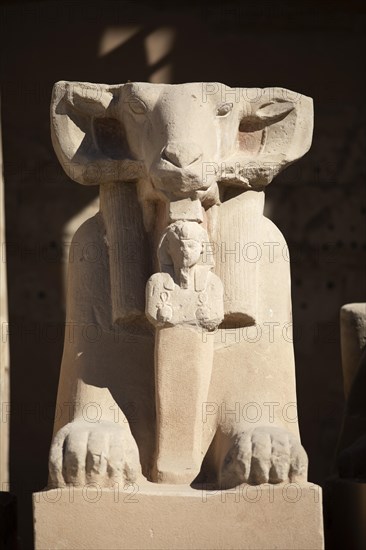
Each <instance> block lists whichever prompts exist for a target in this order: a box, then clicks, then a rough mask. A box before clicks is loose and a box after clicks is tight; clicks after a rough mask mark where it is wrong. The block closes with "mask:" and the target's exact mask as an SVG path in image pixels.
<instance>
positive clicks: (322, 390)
mask: <svg viewBox="0 0 366 550" xmlns="http://www.w3.org/2000/svg"><path fill="white" fill-rule="evenodd" d="M168 6H169V4H168V3H167V2H157V3H155V4H154V5H152V4H148V3H146V4H145V3H143V2H123V3H122V2H121V3H119V2H111V1H104V2H100V3H98V2H84V1H82V2H77V3H76V2H71V1H66V2H49V1H47V2H28V3H21V2H12V3H5V4H4V5H3V6H2V8H1V10H2V16H1V21H2V23H1V33H0V34H1V64H2V69H1V97H2V104H1V109H2V113H1V114H2V136H3V156H4V181H5V212H6V241H7V276H8V306H9V323H10V335H9V334H8V332H9V330H8V325H7V324H6V323H5V324H3V326H2V327H1V331H2V340H3V341H4V340H6V341H9V344H10V357H11V410H12V415H11V422H10V482H11V489H12V491H14V492H15V493H17V494H18V499H19V505H20V528H21V535H22V537H23V540H24V541H25V547H28V546H27V541H30V540H31V528H32V517H31V492H32V491H36V490H39V489H42V488H43V487H44V486H45V485H46V482H47V459H48V450H49V445H50V441H51V434H52V424H53V414H54V407H55V400H56V391H57V383H58V376H59V368H60V361H61V354H62V345H63V331H64V316H65V307H64V304H65V296H64V291H65V271H66V270H65V262H66V258H67V252H68V244H69V243H70V241H71V238H72V234H73V232H74V230H75V229H76V228H77V227H78V226H79V225H80V224H81V222H82V221H83V220H84V219H86V218H87V217H89V216H90V215H91V214H93V212H94V211H95V210H96V209H97V192H98V189H97V187H89V188H87V187H82V186H79V185H77V184H76V183H73V182H72V181H71V180H69V179H68V178H67V177H66V175H65V174H64V173H63V171H62V169H61V166H60V165H59V163H58V161H57V159H56V156H55V154H54V152H53V149H52V145H51V140H50V129H49V103H50V95H51V89H52V85H53V84H54V82H56V81H58V80H78V81H89V82H105V83H122V82H126V81H127V80H131V81H150V82H167V83H169V82H170V83H180V82H191V81H218V82H224V83H225V84H227V85H229V86H241V87H243V86H245V87H265V86H273V85H277V86H282V87H285V88H289V89H290V90H294V91H297V92H301V93H304V94H306V95H308V96H311V97H313V99H314V107H315V115H314V116H315V130H314V139H313V146H312V148H311V150H310V152H309V153H308V154H307V155H306V156H305V157H304V158H303V159H302V160H301V161H299V162H298V163H296V165H294V166H293V167H290V168H289V169H287V170H286V171H285V172H284V173H283V174H281V175H280V176H279V177H277V178H276V179H275V181H274V182H273V183H272V184H271V185H270V186H269V188H268V189H267V204H266V212H267V214H268V216H269V217H270V218H271V219H272V220H273V221H274V222H275V223H276V224H277V225H278V227H279V228H280V229H281V231H282V232H283V234H284V236H285V238H286V240H287V242H288V244H289V249H290V254H291V258H292V298H293V317H294V343H295V354H296V373H297V387H298V412H299V418H300V428H301V434H302V441H303V445H304V447H305V449H306V450H307V452H308V454H309V459H310V472H309V479H310V480H311V481H313V482H316V483H320V484H322V482H323V481H324V479H325V478H326V477H327V476H328V475H329V474H330V472H331V469H332V460H333V455H334V451H335V447H336V442H337V436H338V432H339V428H340V421H341V415H342V410H343V406H344V400H343V389H342V372H341V363H340V347H339V309H340V307H341V306H342V305H343V304H345V303H347V302H357V301H364V300H365V286H366V283H365V282H366V226H365V218H366V216H365V214H366V193H365V170H366V163H365V157H364V151H365V108H364V107H365V97H364V90H365V82H364V79H363V76H362V70H361V66H360V65H361V55H362V52H363V49H364V41H363V38H362V31H363V30H364V26H365V24H364V23H365V16H364V14H362V9H361V7H358V3H356V2H332V3H331V4H330V5H329V6H327V5H326V4H325V5H324V7H323V6H322V5H321V4H320V5H319V4H316V3H315V2H314V3H311V2H302V3H296V4H295V3H291V2H270V1H268V2H267V1H264V2H261V3H260V4H258V5H256V4H255V3H253V2H241V3H239V2H222V3H214V4H211V6H204V5H200V4H199V3H193V2H184V3H180V2H178V3H175V7H174V8H169V7H168ZM3 250H4V247H3V246H2V261H4V256H3ZM279 368H280V366H279ZM7 411H8V405H7V404H6V403H5V404H4V403H3V404H2V422H7V418H8V416H7Z"/></svg>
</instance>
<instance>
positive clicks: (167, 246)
mask: <svg viewBox="0 0 366 550" xmlns="http://www.w3.org/2000/svg"><path fill="white" fill-rule="evenodd" d="M208 242H209V240H208V235H207V232H206V231H205V229H204V228H203V227H202V226H201V225H200V224H198V223H197V222H192V221H177V222H174V223H172V224H171V225H169V226H168V228H167V229H166V231H165V233H164V235H163V237H162V239H161V242H160V245H159V251H158V256H159V263H160V269H161V272H160V273H155V274H154V275H153V276H152V277H150V279H149V281H148V283H147V287H146V313H147V316H148V318H149V320H150V321H151V322H152V323H153V324H154V325H159V326H164V325H171V326H173V325H179V324H189V325H196V326H199V327H201V328H203V329H205V330H214V329H215V328H216V327H217V326H218V325H219V324H220V323H221V321H222V319H223V316H224V312H223V287H222V283H221V281H220V279H219V278H218V277H217V275H215V274H214V273H212V268H213V262H212V259H211V258H212V257H211V256H210V261H206V262H205V261H204V260H205V259H206V258H205V257H204V254H203V253H204V247H205V244H207V243H208Z"/></svg>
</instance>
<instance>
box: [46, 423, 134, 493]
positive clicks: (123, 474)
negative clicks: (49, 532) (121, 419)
mask: <svg viewBox="0 0 366 550" xmlns="http://www.w3.org/2000/svg"><path fill="white" fill-rule="evenodd" d="M140 473H141V466H140V460H139V451H138V448H137V445H136V442H135V440H134V438H133V436H132V434H131V432H130V431H129V428H127V427H126V428H125V427H123V426H121V425H119V424H114V423H113V422H105V421H104V422H99V423H97V424H91V423H88V422H85V421H84V420H75V421H73V422H70V423H69V424H66V426H64V427H63V428H61V430H60V431H59V432H57V434H56V435H55V437H54V439H53V442H52V445H51V450H50V458H49V474H50V486H51V488H55V487H63V486H65V485H67V484H73V485H76V486H83V485H85V484H87V483H91V482H95V483H98V484H99V485H100V486H101V487H109V486H111V485H114V484H115V483H120V484H121V485H122V487H123V485H124V483H125V482H126V481H128V482H134V481H136V479H138V476H139V475H140Z"/></svg>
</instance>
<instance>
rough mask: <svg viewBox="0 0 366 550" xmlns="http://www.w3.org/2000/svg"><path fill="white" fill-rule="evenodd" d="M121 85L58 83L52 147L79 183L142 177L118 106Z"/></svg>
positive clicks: (56, 86)
mask: <svg viewBox="0 0 366 550" xmlns="http://www.w3.org/2000/svg"><path fill="white" fill-rule="evenodd" d="M122 87H123V85H119V86H107V85H105V84H91V83H89V82H66V81H61V82H57V83H56V84H55V85H54V87H53V93H52V101H51V136H52V143H53V147H54V149H55V152H56V155H57V157H58V160H59V161H60V163H61V165H62V167H63V169H64V170H65V172H66V174H67V175H68V176H69V177H70V178H71V179H73V180H74V181H77V182H78V183H82V184H84V185H93V184H94V185H95V184H100V183H105V182H112V181H118V180H121V179H127V180H129V181H131V180H133V179H134V177H135V176H136V179H137V172H138V168H139V163H137V162H136V161H133V160H131V159H130V158H129V151H128V144H127V138H126V132H125V128H124V127H123V124H122V121H121V120H120V117H119V116H118V110H117V105H118V100H119V96H120V91H121V88H122ZM126 172H127V176H126Z"/></svg>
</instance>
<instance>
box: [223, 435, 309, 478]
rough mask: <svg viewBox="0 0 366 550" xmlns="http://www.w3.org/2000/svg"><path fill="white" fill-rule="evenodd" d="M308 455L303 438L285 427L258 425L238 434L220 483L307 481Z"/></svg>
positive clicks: (228, 454)
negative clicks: (302, 441)
mask: <svg viewBox="0 0 366 550" xmlns="http://www.w3.org/2000/svg"><path fill="white" fill-rule="evenodd" d="M307 467H308V458H307V455H306V452H305V450H304V448H303V447H302V445H301V443H300V441H299V440H298V439H297V438H296V437H295V436H294V435H293V434H291V433H290V432H288V431H287V430H285V429H283V428H275V427H272V426H268V427H258V428H254V429H253V430H248V431H243V432H241V433H239V434H237V436H236V438H235V441H234V443H233V446H232V447H231V448H230V450H229V452H228V453H227V455H226V457H225V459H224V462H223V464H222V467H221V472H220V480H219V481H220V485H221V487H223V488H231V487H235V486H237V485H240V484H242V483H249V484H250V485H259V484H261V483H281V482H284V481H290V482H294V481H306V479H307Z"/></svg>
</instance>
